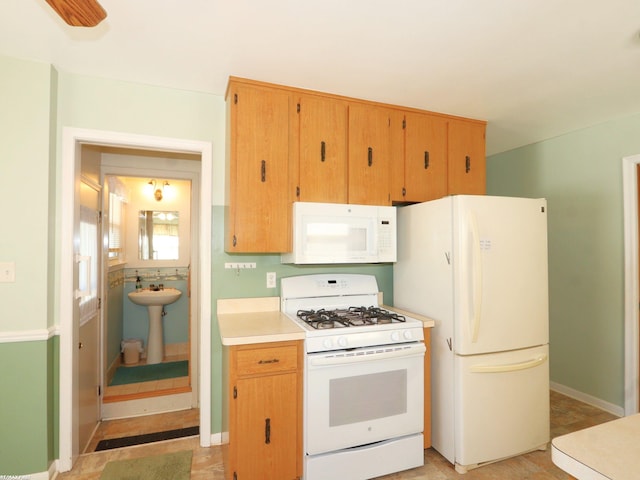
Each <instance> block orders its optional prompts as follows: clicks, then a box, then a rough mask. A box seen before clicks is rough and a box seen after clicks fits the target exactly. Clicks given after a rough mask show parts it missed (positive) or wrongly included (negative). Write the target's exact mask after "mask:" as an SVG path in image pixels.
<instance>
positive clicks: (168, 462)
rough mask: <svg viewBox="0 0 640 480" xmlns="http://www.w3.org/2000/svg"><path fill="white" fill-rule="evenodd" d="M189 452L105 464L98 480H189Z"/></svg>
mask: <svg viewBox="0 0 640 480" xmlns="http://www.w3.org/2000/svg"><path fill="white" fill-rule="evenodd" d="M192 456H193V452H192V451H191V450H184V451H182V452H175V453H167V454H165V455H156V456H153V457H143V458H134V459H132V460H116V461H113V462H109V463H107V465H106V466H105V467H104V470H103V471H102V475H100V480H189V477H190V476H191V457H192Z"/></svg>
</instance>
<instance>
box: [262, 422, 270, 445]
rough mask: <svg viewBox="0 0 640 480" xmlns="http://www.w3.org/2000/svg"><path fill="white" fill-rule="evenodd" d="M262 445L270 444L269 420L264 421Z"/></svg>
mask: <svg viewBox="0 0 640 480" xmlns="http://www.w3.org/2000/svg"><path fill="white" fill-rule="evenodd" d="M264 443H266V444H267V445H268V444H270V443H271V419H270V418H265V419H264Z"/></svg>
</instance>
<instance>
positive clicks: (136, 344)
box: [120, 338, 142, 365]
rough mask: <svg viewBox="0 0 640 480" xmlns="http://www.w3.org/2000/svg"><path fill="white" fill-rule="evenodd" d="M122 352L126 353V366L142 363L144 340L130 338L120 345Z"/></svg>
mask: <svg viewBox="0 0 640 480" xmlns="http://www.w3.org/2000/svg"><path fill="white" fill-rule="evenodd" d="M120 351H121V352H122V353H124V364H125V365H132V364H134V363H138V362H139V361H140V354H141V353H142V340H141V339H139V338H128V339H126V340H122V342H121V343H120Z"/></svg>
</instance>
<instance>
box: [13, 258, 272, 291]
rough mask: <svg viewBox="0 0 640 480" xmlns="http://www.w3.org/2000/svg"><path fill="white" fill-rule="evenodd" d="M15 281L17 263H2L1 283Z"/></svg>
mask: <svg viewBox="0 0 640 480" xmlns="http://www.w3.org/2000/svg"><path fill="white" fill-rule="evenodd" d="M274 279H275V273H274ZM15 281H16V264H15V262H2V263H0V282H5V283H13V282H15ZM274 282H275V280H274ZM274 286H275V285H274Z"/></svg>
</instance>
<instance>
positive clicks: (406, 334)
mask: <svg viewBox="0 0 640 480" xmlns="http://www.w3.org/2000/svg"><path fill="white" fill-rule="evenodd" d="M402 336H403V337H404V339H405V340H411V339H412V338H413V333H411V330H405V331H404V332H403V333H402Z"/></svg>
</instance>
